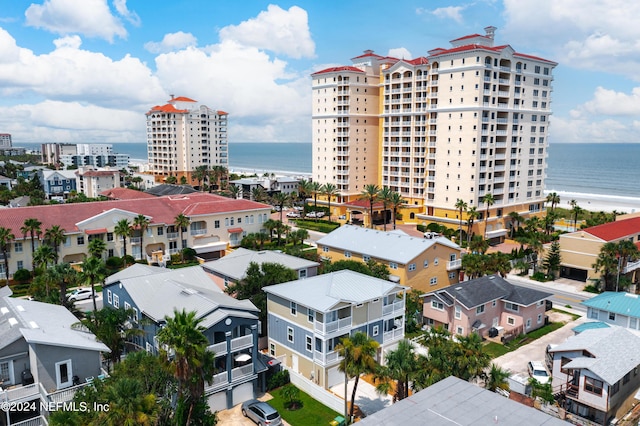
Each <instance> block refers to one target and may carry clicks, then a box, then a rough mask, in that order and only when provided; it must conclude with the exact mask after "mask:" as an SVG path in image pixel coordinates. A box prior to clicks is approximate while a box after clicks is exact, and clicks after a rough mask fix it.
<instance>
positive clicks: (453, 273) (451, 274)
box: [449, 272, 456, 280]
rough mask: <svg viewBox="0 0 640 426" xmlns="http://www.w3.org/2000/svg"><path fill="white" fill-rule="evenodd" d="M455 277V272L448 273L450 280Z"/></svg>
mask: <svg viewBox="0 0 640 426" xmlns="http://www.w3.org/2000/svg"><path fill="white" fill-rule="evenodd" d="M455 277H456V273H455V272H449V279H450V280H452V279H454V278H455Z"/></svg>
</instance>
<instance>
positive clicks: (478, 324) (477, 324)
mask: <svg viewBox="0 0 640 426" xmlns="http://www.w3.org/2000/svg"><path fill="white" fill-rule="evenodd" d="M484 327H486V326H485V325H484V324H483V323H482V321H480V320H475V321H474V322H473V324H471V328H472V329H475V330H480V329H481V328H484Z"/></svg>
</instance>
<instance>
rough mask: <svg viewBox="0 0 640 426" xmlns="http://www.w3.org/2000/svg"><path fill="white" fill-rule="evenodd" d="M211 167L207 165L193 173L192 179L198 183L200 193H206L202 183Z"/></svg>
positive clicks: (201, 166)
mask: <svg viewBox="0 0 640 426" xmlns="http://www.w3.org/2000/svg"><path fill="white" fill-rule="evenodd" d="M208 170H209V167H208V166H207V165H206V164H202V165H200V166H198V167H196V169H195V170H194V171H193V173H192V175H191V177H192V178H193V179H195V180H196V181H198V188H199V189H200V191H204V186H203V185H202V182H203V181H204V180H205V179H206V178H207V175H208Z"/></svg>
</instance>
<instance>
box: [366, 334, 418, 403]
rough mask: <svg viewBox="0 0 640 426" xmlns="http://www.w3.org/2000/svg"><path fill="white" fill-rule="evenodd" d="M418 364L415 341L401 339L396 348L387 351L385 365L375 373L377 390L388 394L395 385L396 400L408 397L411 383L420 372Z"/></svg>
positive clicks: (394, 397)
mask: <svg viewBox="0 0 640 426" xmlns="http://www.w3.org/2000/svg"><path fill="white" fill-rule="evenodd" d="M418 365H419V364H418V362H417V355H416V353H415V349H414V346H413V343H411V342H410V341H409V340H400V342H398V347H397V348H396V349H395V350H392V351H389V352H387V354H386V355H385V365H384V366H382V367H380V368H379V369H378V371H377V372H376V374H375V377H376V382H377V384H376V391H378V392H379V393H381V394H388V393H389V391H390V390H391V389H393V388H394V386H395V395H394V396H393V400H394V402H395V401H400V400H402V399H404V398H406V397H407V396H409V384H410V383H411V382H412V381H413V379H414V377H415V375H416V373H417V372H418V368H419V367H418ZM394 382H395V383H394Z"/></svg>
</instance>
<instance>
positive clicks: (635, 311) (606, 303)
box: [581, 291, 640, 330]
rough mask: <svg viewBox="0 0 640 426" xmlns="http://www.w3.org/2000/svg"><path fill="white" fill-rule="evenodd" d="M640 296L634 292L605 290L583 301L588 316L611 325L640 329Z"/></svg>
mask: <svg viewBox="0 0 640 426" xmlns="http://www.w3.org/2000/svg"><path fill="white" fill-rule="evenodd" d="M639 297H640V296H638V295H637V294H632V293H625V292H614V291H605V292H604V293H600V294H598V295H597V296H595V297H592V298H591V299H587V300H584V301H583V302H581V304H582V305H584V306H586V307H587V318H589V319H592V320H595V321H599V322H603V323H606V324H611V325H618V326H620V327H624V328H629V329H631V330H640V298H639Z"/></svg>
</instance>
